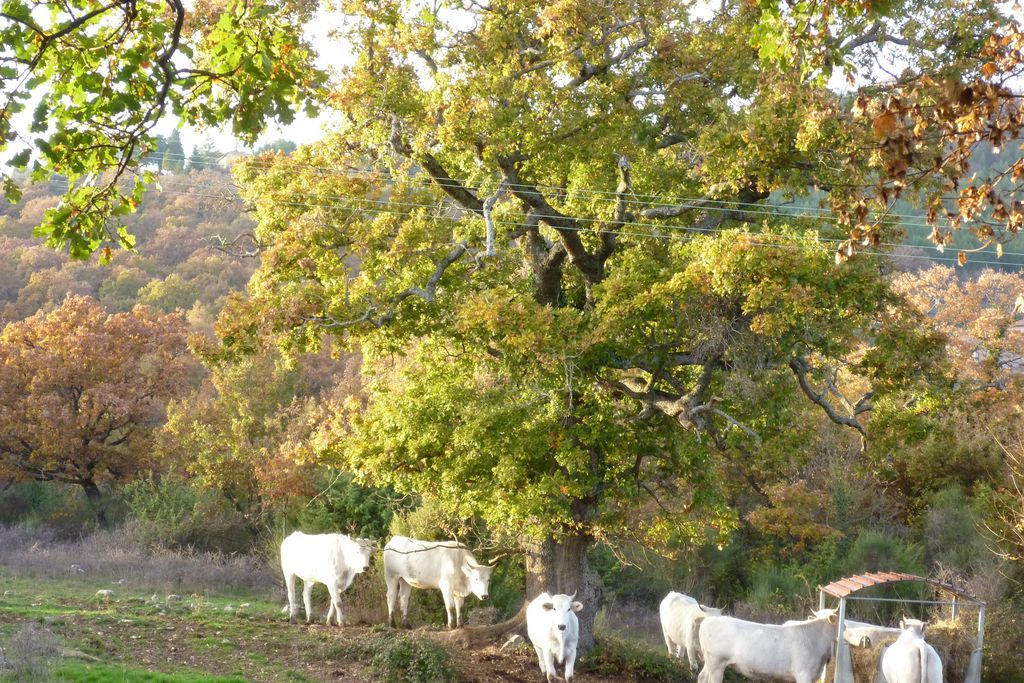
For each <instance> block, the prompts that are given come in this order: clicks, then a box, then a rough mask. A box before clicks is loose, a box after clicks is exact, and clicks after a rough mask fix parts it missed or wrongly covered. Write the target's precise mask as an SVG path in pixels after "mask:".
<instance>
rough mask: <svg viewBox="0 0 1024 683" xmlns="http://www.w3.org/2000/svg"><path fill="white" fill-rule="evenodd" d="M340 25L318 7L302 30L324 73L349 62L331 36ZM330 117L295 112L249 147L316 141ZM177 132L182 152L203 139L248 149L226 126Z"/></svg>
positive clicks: (164, 126) (165, 130) (170, 124)
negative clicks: (282, 141)
mask: <svg viewBox="0 0 1024 683" xmlns="http://www.w3.org/2000/svg"><path fill="white" fill-rule="evenodd" d="M341 27H342V17H341V15H340V14H338V13H337V12H328V11H324V10H323V9H320V10H318V11H317V12H316V14H314V16H313V19H312V20H311V21H310V22H309V23H308V24H307V25H306V27H305V29H304V33H305V35H306V36H307V37H308V38H309V40H310V41H311V42H312V44H313V47H314V49H315V50H316V52H317V55H318V57H317V61H316V65H317V66H318V67H319V68H321V69H324V70H325V71H328V72H337V70H339V69H340V68H342V67H344V66H347V65H350V64H351V63H352V61H351V57H352V53H351V50H348V49H345V44H344V41H343V39H342V38H340V37H336V36H332V33H333V32H335V31H338V30H340V29H341ZM332 116H338V114H337V112H332V113H328V114H327V115H326V116H321V117H319V118H317V119H311V118H309V117H308V116H306V115H304V114H303V113H302V112H298V113H296V116H295V121H294V122H293V123H291V124H289V125H287V126H281V125H278V124H276V123H272V124H271V125H270V126H268V128H267V131H266V132H265V133H264V134H263V135H261V136H260V138H259V139H258V140H257V141H256V144H255V145H254V146H253V147H254V148H259V147H260V146H261V145H263V144H266V143H268V142H273V141H275V140H280V139H285V140H291V141H292V142H295V143H297V144H300V145H305V144H309V143H311V142H316V141H317V140H320V139H322V138H323V137H324V135H325V131H324V126H325V125H329V124H330V122H331V117H332ZM177 125H178V121H176V120H174V119H171V118H168V119H167V120H165V121H161V122H160V124H159V125H158V126H157V127H156V128H155V132H156V133H157V134H158V135H164V136H166V135H168V134H170V132H171V131H172V130H174V128H175V127H177ZM179 133H180V134H181V142H182V145H183V146H184V148H185V153H186V154H188V153H189V152H190V151H191V150H192V148H193V147H195V146H196V145H197V144H200V143H202V142H203V141H204V140H211V141H213V142H214V143H215V144H216V145H217V147H218V148H219V149H220V150H221V151H222V152H230V151H234V150H238V151H245V150H247V149H249V148H248V147H247V146H246V145H245V143H243V142H242V141H240V140H238V139H237V138H236V137H235V136H234V135H232V133H231V129H230V127H228V126H225V127H221V128H209V129H204V130H200V129H196V128H192V127H191V126H182V127H181V128H180V129H179Z"/></svg>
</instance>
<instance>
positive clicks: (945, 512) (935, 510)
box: [924, 486, 987, 569]
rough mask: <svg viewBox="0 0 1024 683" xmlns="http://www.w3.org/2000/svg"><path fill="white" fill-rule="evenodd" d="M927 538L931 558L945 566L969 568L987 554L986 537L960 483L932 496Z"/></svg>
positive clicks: (925, 527) (927, 517)
mask: <svg viewBox="0 0 1024 683" xmlns="http://www.w3.org/2000/svg"><path fill="white" fill-rule="evenodd" d="M924 539H925V544H926V545H925V548H926V550H927V552H928V559H929V560H930V561H931V562H932V563H941V564H942V565H944V566H946V567H953V568H956V569H968V568H970V567H973V566H975V564H976V562H977V560H978V558H981V557H984V556H986V555H987V552H986V548H985V541H984V538H983V537H982V536H981V535H980V534H979V533H978V531H977V529H976V527H975V523H974V515H973V511H972V506H971V501H970V500H969V499H968V498H967V497H966V496H965V495H964V493H963V490H962V489H961V488H960V487H959V486H951V487H948V488H945V489H942V490H941V491H938V492H937V493H935V494H933V495H932V498H931V505H930V506H929V507H928V512H927V514H926V515H925V524H924Z"/></svg>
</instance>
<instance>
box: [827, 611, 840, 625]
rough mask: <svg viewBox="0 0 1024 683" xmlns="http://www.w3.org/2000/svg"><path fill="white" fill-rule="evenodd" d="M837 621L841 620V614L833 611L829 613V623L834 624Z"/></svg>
mask: <svg viewBox="0 0 1024 683" xmlns="http://www.w3.org/2000/svg"><path fill="white" fill-rule="evenodd" d="M837 621H839V615H838V614H836V613H835V612H832V613H831V614H829V615H828V623H830V624H834V623H836V622H837Z"/></svg>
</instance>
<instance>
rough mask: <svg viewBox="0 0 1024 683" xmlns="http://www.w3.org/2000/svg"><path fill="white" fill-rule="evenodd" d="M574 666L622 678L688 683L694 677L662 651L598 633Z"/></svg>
mask: <svg viewBox="0 0 1024 683" xmlns="http://www.w3.org/2000/svg"><path fill="white" fill-rule="evenodd" d="M578 669H579V670H581V671H588V672H592V673H595V674H599V675H603V676H614V677H615V678H617V679H618V680H625V681H638V682H647V681H650V682H652V683H653V682H654V681H666V682H668V681H672V682H675V681H685V682H687V683H692V682H693V681H694V680H695V677H694V675H693V674H692V673H691V672H690V671H689V670H688V669H686V668H685V667H683V666H681V665H680V664H679V663H678V662H676V661H673V660H671V659H669V658H668V656H666V655H665V654H662V653H661V652H655V651H654V650H651V649H650V648H648V647H645V646H643V645H639V644H637V643H633V642H630V641H627V640H621V639H619V638H615V637H614V636H608V635H603V636H601V638H600V639H599V640H598V641H597V645H596V646H595V647H594V649H593V650H591V651H590V652H588V653H587V654H586V655H585V656H584V657H583V659H582V660H581V661H580V662H579V665H578Z"/></svg>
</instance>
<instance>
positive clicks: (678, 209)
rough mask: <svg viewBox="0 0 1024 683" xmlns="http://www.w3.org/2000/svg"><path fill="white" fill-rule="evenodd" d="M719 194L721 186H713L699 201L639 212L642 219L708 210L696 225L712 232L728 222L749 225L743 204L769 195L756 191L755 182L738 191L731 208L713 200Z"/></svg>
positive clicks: (748, 214)
mask: <svg viewBox="0 0 1024 683" xmlns="http://www.w3.org/2000/svg"><path fill="white" fill-rule="evenodd" d="M720 192H721V186H719V185H715V186H713V187H712V188H711V189H710V190H708V193H707V194H705V195H704V196H703V197H701V198H700V199H696V200H694V201H691V202H684V203H682V204H674V205H672V206H656V207H652V208H650V209H644V210H643V211H641V212H640V215H641V216H643V217H644V218H675V217H677V216H682V215H683V214H684V213H688V212H690V211H696V210H698V209H710V210H709V211H708V215H707V216H706V217H705V218H703V219H701V221H700V222H699V223H698V224H697V225H698V227H700V228H701V229H705V230H712V229H714V228H717V227H718V226H720V225H721V224H722V223H724V222H725V221H728V220H734V221H739V222H741V223H749V222H750V221H751V220H752V219H751V213H750V212H749V211H746V210H745V209H744V208H743V206H744V205H745V204H752V203H755V202H759V201H761V200H763V199H767V198H768V196H769V195H770V194H771V193H770V192H767V191H763V190H758V189H757V184H756V183H755V182H751V184H750V185H748V186H746V187H744V188H743V189H742V190H740V192H739V195H738V196H737V198H736V201H735V202H731V203H733V204H738V205H739V206H736V207H732V206H729V204H730V202H727V201H722V200H716V199H714V197H715V195H717V194H719V193H720Z"/></svg>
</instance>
